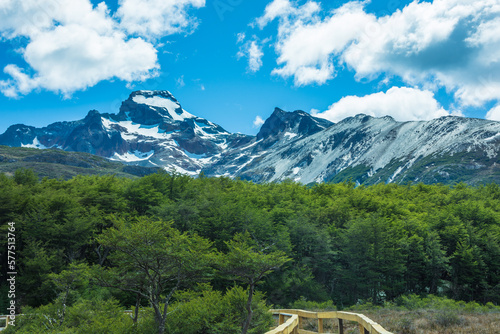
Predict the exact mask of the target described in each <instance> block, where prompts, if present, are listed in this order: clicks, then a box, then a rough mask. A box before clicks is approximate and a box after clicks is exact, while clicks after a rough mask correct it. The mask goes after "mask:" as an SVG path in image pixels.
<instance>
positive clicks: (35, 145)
mask: <svg viewBox="0 0 500 334" xmlns="http://www.w3.org/2000/svg"><path fill="white" fill-rule="evenodd" d="M18 131H19V129H18ZM21 147H29V148H38V149H47V148H48V147H47V146H45V145H43V144H42V143H40V141H39V140H38V137H35V139H33V142H32V143H31V144H21Z"/></svg>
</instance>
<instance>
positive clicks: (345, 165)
mask: <svg viewBox="0 0 500 334" xmlns="http://www.w3.org/2000/svg"><path fill="white" fill-rule="evenodd" d="M0 145H8V146H16V147H21V146H22V147H36V148H42V149H43V148H50V147H55V148H60V149H63V150H66V151H78V152H87V153H93V154H96V155H99V156H103V157H106V158H108V159H111V160H116V161H121V162H124V163H126V164H131V165H140V166H159V167H162V168H165V169H166V170H169V171H176V172H179V173H183V174H189V175H197V174H199V173H200V172H204V174H205V175H207V176H222V175H224V176H228V177H239V178H242V179H247V180H252V181H255V182H273V181H283V180H285V179H292V180H295V181H298V182H302V183H305V184H308V183H313V182H328V181H344V180H346V179H352V180H353V181H357V182H359V183H377V182H398V183H401V182H408V181H416V182H419V181H422V182H426V183H433V182H443V183H451V182H457V181H466V182H470V183H479V182H488V181H496V182H499V181H500V157H499V151H500V122H494V121H487V120H482V119H471V118H461V117H443V118H439V119H435V120H432V121H426V122H397V121H395V120H394V119H392V118H391V117H382V118H373V117H370V116H366V115H358V116H356V117H350V118H347V119H345V120H343V121H341V122H339V123H336V124H334V123H331V122H329V121H327V120H324V119H321V118H317V117H313V116H311V115H309V114H307V113H305V112H303V111H294V112H286V111H283V110H281V109H279V108H276V109H275V111H274V112H273V114H272V115H271V116H270V117H269V118H268V119H267V120H266V122H265V123H264V125H263V126H262V128H261V129H260V132H259V133H258V134H257V135H256V136H248V135H242V134H232V133H229V132H227V131H226V130H224V129H223V128H222V127H220V126H219V125H217V124H214V123H212V122H210V121H208V120H206V119H203V118H200V117H197V116H194V115H192V114H190V113H188V112H187V111H185V110H184V109H183V108H182V107H181V105H180V103H179V102H178V101H177V100H176V99H175V98H174V97H173V96H172V94H170V93H169V92H168V91H137V92H134V93H132V94H131V95H130V97H129V98H128V99H127V100H126V101H124V102H123V103H122V105H121V108H120V111H119V113H118V114H100V113H99V112H98V111H95V110H92V111H90V112H89V113H88V115H87V117H85V118H84V119H83V120H80V121H74V122H59V123H54V124H51V125H49V126H47V127H45V128H34V127H30V126H25V125H13V126H11V127H10V128H9V129H8V130H7V131H6V132H5V133H4V134H2V135H0Z"/></svg>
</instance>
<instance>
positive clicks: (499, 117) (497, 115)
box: [486, 105, 500, 122]
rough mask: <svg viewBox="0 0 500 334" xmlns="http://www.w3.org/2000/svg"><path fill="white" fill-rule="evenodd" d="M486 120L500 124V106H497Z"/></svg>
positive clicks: (489, 112) (487, 115)
mask: <svg viewBox="0 0 500 334" xmlns="http://www.w3.org/2000/svg"><path fill="white" fill-rule="evenodd" d="M486 119H489V120H491V121H499V122H500V105H497V106H495V107H494V108H493V109H491V110H490V111H488V113H487V114H486Z"/></svg>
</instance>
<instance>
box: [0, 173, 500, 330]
mask: <svg viewBox="0 0 500 334" xmlns="http://www.w3.org/2000/svg"><path fill="white" fill-rule="evenodd" d="M10 221H14V222H15V223H16V257H17V265H18V266H17V271H18V272H19V276H18V285H17V286H18V291H17V296H16V297H17V301H18V305H21V306H30V307H39V306H41V305H46V306H44V307H48V306H47V305H56V304H57V303H61V293H62V292H63V289H61V286H60V285H59V286H58V284H57V281H56V280H54V277H58V276H57V275H63V276H64V274H67V273H68V270H70V268H71V266H72V265H74V264H82V265H88V266H89V267H93V266H98V267H103V268H106V270H108V269H109V270H110V272H114V273H120V274H121V277H122V278H123V279H131V278H134V277H131V276H130V275H132V276H133V275H136V276H135V278H136V279H138V281H136V282H139V283H140V282H141V278H140V277H139V276H140V275H139V274H138V271H137V270H136V269H134V270H131V269H132V267H127V266H130V263H128V264H127V263H126V261H125V260H126V257H122V258H120V255H119V249H118V248H117V247H115V246H116V243H107V242H104V241H105V238H106V237H109V236H110V235H111V234H112V233H114V232H113V231H115V230H117V229H118V230H119V229H120V228H121V227H120V226H122V227H124V228H125V227H126V228H128V229H131V230H133V229H134V228H136V229H137V231H136V232H137V233H138V234H137V233H136V234H137V235H141V234H142V235H147V231H148V229H149V230H150V231H156V230H155V228H156V227H157V226H160V225H161V224H160V225H155V224H153V222H169V221H171V223H168V224H167V225H168V226H167V227H165V229H167V230H168V231H175V232H172V233H173V234H175V235H176V236H178V237H179V238H181V236H183V237H182V238H184V237H185V238H188V239H190V238H200V239H199V240H205V241H206V242H207V244H210V245H212V247H213V251H214V252H218V253H219V256H218V257H217V256H216V257H215V258H216V261H219V262H220V261H221V259H222V258H224V254H228V252H229V251H230V250H231V249H232V247H233V246H232V244H231V242H230V241H231V240H233V238H234V236H235V235H243V234H245V233H247V234H246V237H245V238H246V239H247V242H248V243H250V244H252V245H253V246H252V247H255V249H258V250H265V251H266V252H267V251H272V252H274V251H278V252H281V253H280V254H281V255H283V256H285V257H287V258H290V259H292V261H289V262H287V263H285V264H283V265H282V266H281V268H280V269H279V270H275V271H273V272H270V273H269V274H268V275H265V276H263V277H262V280H261V284H259V285H256V290H257V291H260V292H263V293H265V296H266V298H267V300H268V302H270V303H273V304H275V305H278V306H280V307H288V306H290V305H292V303H294V302H295V301H297V300H300V301H302V302H303V303H304V305H307V304H306V303H307V302H318V303H324V302H327V301H329V300H331V301H333V303H334V304H335V305H336V306H337V307H338V308H345V307H348V306H350V305H354V304H356V303H359V302H371V303H373V304H383V303H386V302H388V301H391V300H397V299H398V297H400V296H404V295H407V294H418V295H422V296H426V295H429V294H435V295H440V296H448V297H450V298H454V299H457V300H464V301H477V302H481V303H487V302H492V303H494V304H498V303H500V187H499V186H498V185H496V184H489V185H484V186H477V187H472V186H468V185H466V184H463V183H460V184H456V185H454V186H445V185H440V184H437V185H424V184H414V185H411V184H409V185H396V184H387V185H386V184H377V185H373V186H358V187H356V186H355V184H354V183H353V182H344V183H339V184H320V185H315V186H312V187H307V186H303V185H300V184H297V183H294V182H291V181H289V182H284V183H281V184H274V183H273V184H262V185H257V184H253V183H250V182H245V181H241V180H231V179H228V178H206V177H202V178H196V179H194V178H189V177H186V176H180V175H171V174H167V173H159V174H152V175H148V176H145V177H143V178H140V179H135V180H132V179H127V178H120V177H116V176H78V177H75V178H73V179H71V180H67V181H64V180H56V179H47V178H45V179H43V180H42V181H38V180H37V178H36V176H34V174H33V173H32V172H30V171H27V170H22V171H19V172H18V173H16V175H14V174H13V175H11V176H5V175H3V174H0V228H1V230H2V233H4V235H6V231H7V230H6V227H7V225H6V224H7V223H8V222H10ZM117 222H121V223H117ZM120 224H121V225H120ZM147 224H150V225H147ZM151 224H152V225H151ZM158 224H159V223H158ZM162 224H166V223H162ZM119 225H120V226H119ZM148 226H149V227H148ZM155 226H156V227H155ZM162 226H163V225H162ZM140 228H142V230H140ZM141 231H142V232H141ZM134 233H135V232H134ZM108 239H109V238H108ZM153 239H154V238H152V239H151V240H153ZM0 240H5V238H3V239H0ZM151 240H150V241H151ZM155 240H156V239H155ZM99 241H101V242H99ZM108 241H110V240H108ZM153 241H154V240H153ZM0 246H1V249H2V250H1V251H0V252H1V254H2V256H1V257H0V262H1V264H2V266H1V268H2V271H1V272H0V274H1V276H2V277H1V279H2V282H5V278H6V273H7V270H6V260H7V259H6V254H5V249H6V245H5V241H4V243H3V244H2V245H0ZM155 247H156V246H155ZM267 247H269V248H267ZM153 248H154V247H153ZM233 248H234V247H233ZM151 249H152V248H150V250H151ZM154 249H156V250H158V251H159V252H160V250H161V247H157V248H154ZM207 251H208V250H207ZM264 253H265V252H264ZM193 263H194V262H193ZM129 269H130V270H129ZM126 273H129V274H126ZM233 273H234V272H233ZM54 275H56V276H54ZM206 278H207V279H208V278H210V284H211V286H212V289H213V290H212V291H211V292H206V298H207V299H210V298H215V297H213V296H215V295H217V294H220V295H218V296H223V297H221V298H226V297H224V296H226V295H225V293H226V291H228V290H229V289H230V288H231V287H233V286H234V280H232V279H228V276H224V275H222V274H221V273H220V272H219V274H217V273H216V274H213V275H212V273H211V275H210V277H206ZM232 278H234V276H233V277H232ZM143 283H144V282H143ZM247 283H248V282H246V283H245V284H247ZM240 284H241V283H240ZM184 288H188V286H185V287H184ZM71 289H72V291H70V292H69V293H68V299H67V300H68V301H67V304H68V311H67V312H66V318H68V317H69V314H70V312H69V310H70V309H71V308H72V307H75V306H76V305H77V303H80V302H82V303H83V302H88V301H89V300H94V299H96V298H97V299H99V298H101V299H103V298H111V297H114V298H116V299H117V303H118V304H119V305H120V306H121V307H125V308H132V307H134V306H135V305H136V304H137V305H138V306H139V309H145V308H147V307H149V306H150V302H148V300H147V298H143V297H141V298H137V293H135V292H130V291H125V292H124V291H119V290H118V289H114V288H103V287H97V286H93V285H92V284H87V283H85V284H83V285H80V284H77V285H76V286H71ZM0 291H5V285H4V286H2V287H0ZM165 291H167V290H165ZM165 291H164V293H165ZM167 293H168V292H167ZM164 297H165V294H164V295H163V297H162V298H164ZM176 298H179V299H176ZM193 298H194V297H193ZM196 298H202V297H200V296H197V297H196ZM228 298H229V297H228ZM259 298H260V297H259ZM197 300H198V299H197ZM189 302H190V301H189V300H182V299H180V297H178V296H177V295H175V294H174V295H173V297H172V300H171V303H174V304H176V305H179V306H180V305H181V304H179V303H189ZM198 302H199V305H202V304H203V302H202V301H201V300H198ZM6 303H7V299H6V295H5V294H4V293H2V294H0V305H2V306H5V305H7V304H6ZM162 303H163V302H162ZM82 305H83V304H82ZM193 305H194V304H193ZM89 307H90V306H89ZM200 307H201V306H200ZM193 308H194V306H193ZM221 308H222V306H221ZM49 311H50V310H49V309H47V312H49ZM202 311H203V309H202V308H201V309H200V311H199V312H202ZM148 312H150V313H151V311H148ZM203 312H204V311H203ZM207 312H208V311H207ZM0 313H5V311H1V312H0ZM151 314H152V313H151ZM174 314H175V312H174ZM209 316H210V317H212V318H211V319H214V320H213V321H215V322H220V321H223V320H220V318H218V316H217V315H216V314H209ZM139 319H140V317H139ZM151 319H153V324H154V316H152V318H151ZM151 319H150V320H151ZM65 321H66V320H65ZM179 321H180V320H179ZM237 322H238V321H236V322H235V323H237ZM241 325H242V323H241V322H240V323H237V325H235V326H237V328H241ZM167 326H170V325H169V324H168V321H167ZM227 326H229V325H227ZM61 332H63V331H62V330H61Z"/></svg>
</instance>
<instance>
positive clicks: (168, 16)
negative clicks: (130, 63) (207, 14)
mask: <svg viewBox="0 0 500 334" xmlns="http://www.w3.org/2000/svg"><path fill="white" fill-rule="evenodd" d="M204 6H205V0H120V1H119V8H118V12H117V16H118V18H119V19H120V23H121V26H122V27H123V28H125V30H126V31H127V32H128V33H129V34H137V35H139V36H142V37H145V38H147V39H150V38H158V37H162V36H166V35H172V34H176V33H179V32H185V31H188V32H190V31H192V30H193V29H194V28H196V26H197V20H196V19H195V18H193V17H191V16H189V15H188V13H187V12H188V10H189V9H190V8H201V7H204Z"/></svg>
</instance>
